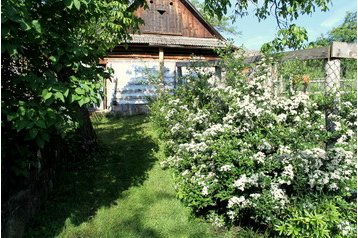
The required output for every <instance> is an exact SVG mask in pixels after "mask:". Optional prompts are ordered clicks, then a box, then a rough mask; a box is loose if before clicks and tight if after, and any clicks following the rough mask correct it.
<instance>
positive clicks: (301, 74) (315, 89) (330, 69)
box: [176, 42, 357, 147]
mask: <svg viewBox="0 0 358 238" xmlns="http://www.w3.org/2000/svg"><path fill="white" fill-rule="evenodd" d="M356 47H357V46H356V44H351V43H343V42H333V43H332V44H331V45H330V46H327V47H320V48H314V49H306V50H298V51H292V52H285V53H282V54H280V55H276V56H277V57H276V56H275V57H273V58H274V60H270V61H269V64H268V67H269V72H270V77H269V78H270V79H271V80H272V81H271V82H267V90H270V91H271V92H272V93H274V94H276V95H277V94H289V93H290V92H292V91H298V90H300V91H303V92H305V93H309V94H314V93H322V92H324V93H325V95H327V96H328V95H331V96H332V95H333V98H334V102H333V103H331V104H330V105H329V106H327V108H326V109H325V116H326V129H327V130H328V131H334V130H335V124H334V123H333V122H332V120H331V119H330V118H332V116H334V115H335V114H337V111H338V110H337V105H338V102H339V101H340V98H341V95H342V94H345V93H354V94H355V95H356V90H357V61H356V58H357V48H356ZM261 59H262V56H261V55H254V56H250V57H246V58H245V60H244V63H246V64H247V65H251V69H250V67H248V68H249V70H244V71H246V72H245V73H247V74H248V76H249V77H250V71H251V72H252V71H255V68H257V64H256V63H257V62H259V61H260V60H261ZM200 64H202V66H200ZM192 65H195V66H196V67H198V66H199V67H206V68H207V67H211V68H215V71H214V72H215V74H214V75H216V77H217V79H219V80H220V79H221V78H222V73H223V69H220V62H219V61H211V62H202V63H200V62H199V63H198V62H178V63H177V64H176V76H177V77H176V78H177V79H180V78H181V76H182V74H183V68H186V67H191V66H192ZM223 77H224V76H223ZM179 83H180V82H179ZM334 143H335V141H329V142H328V143H327V144H326V146H327V147H329V146H331V145H333V144H334Z"/></svg>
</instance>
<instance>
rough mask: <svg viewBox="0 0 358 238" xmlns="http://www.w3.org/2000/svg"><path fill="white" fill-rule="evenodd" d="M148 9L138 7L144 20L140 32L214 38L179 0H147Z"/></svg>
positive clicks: (139, 14) (138, 13) (139, 13)
mask: <svg viewBox="0 0 358 238" xmlns="http://www.w3.org/2000/svg"><path fill="white" fill-rule="evenodd" d="M147 4H148V7H149V9H143V8H141V9H139V10H138V11H137V15H138V16H139V17H141V18H142V19H143V20H144V25H142V26H141V27H140V31H141V33H155V34H166V35H182V36H188V37H202V38H215V36H214V35H213V34H212V33H211V32H210V31H209V30H208V29H207V28H206V26H204V25H203V24H202V23H201V22H200V20H199V19H198V18H197V17H196V16H195V14H193V13H192V12H191V11H190V10H189V9H188V8H187V7H186V6H185V5H184V4H183V2H182V1H181V0H147Z"/></svg>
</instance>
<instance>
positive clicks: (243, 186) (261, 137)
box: [152, 70, 356, 237]
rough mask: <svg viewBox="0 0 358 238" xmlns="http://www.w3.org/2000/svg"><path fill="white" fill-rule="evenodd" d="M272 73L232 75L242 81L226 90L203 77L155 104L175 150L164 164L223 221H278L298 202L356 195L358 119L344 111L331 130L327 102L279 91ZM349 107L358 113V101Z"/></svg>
mask: <svg viewBox="0 0 358 238" xmlns="http://www.w3.org/2000/svg"><path fill="white" fill-rule="evenodd" d="M267 75H268V74H267V72H266V71H265V70H261V71H259V72H258V73H256V74H255V75H253V76H252V77H251V78H249V79H245V78H243V77H242V76H240V75H239V73H238V74H236V75H235V74H233V73H232V74H230V75H229V76H230V77H237V80H236V81H235V80H232V78H228V79H227V81H226V82H224V84H220V85H226V86H220V87H214V86H213V85H212V84H210V83H209V82H208V78H207V77H206V76H205V75H199V76H198V77H197V78H191V79H190V78H189V79H187V80H186V81H187V84H185V85H183V86H182V87H181V88H179V89H178V90H177V91H176V92H175V93H174V94H168V95H166V96H162V97H161V98H159V99H158V100H157V101H156V102H154V103H153V104H152V119H153V121H154V122H155V123H156V124H157V125H158V128H159V130H160V131H161V136H162V138H163V141H164V142H165V143H166V149H167V151H166V153H167V154H168V159H167V160H165V161H163V162H162V165H163V167H169V168H173V169H174V171H175V175H176V183H177V191H178V196H179V197H180V198H181V199H182V200H183V201H184V202H185V203H186V204H187V205H188V206H190V207H192V208H193V209H194V210H195V211H196V212H198V213H199V214H203V215H208V216H209V217H210V219H211V220H213V219H214V218H215V219H214V220H215V221H216V222H218V221H221V222H225V223H226V224H227V225H228V224H238V223H240V222H242V221H244V220H246V221H247V220H251V221H252V222H256V223H258V224H266V225H271V226H272V225H273V224H274V223H275V222H276V221H277V220H279V219H280V217H282V216H283V215H284V213H285V211H287V210H286V208H287V207H290V206H293V203H292V201H296V200H297V199H304V197H305V196H311V195H312V194H325V195H327V196H345V195H347V194H349V192H350V187H349V185H350V183H351V181H352V179H353V177H354V176H355V172H356V159H355V157H356V155H355V154H354V153H353V152H355V150H354V149H352V145H355V142H354V140H355V139H356V129H355V125H353V124H354V123H352V122H350V121H348V120H346V118H344V117H341V116H340V115H339V114H336V115H334V117H332V118H331V119H332V120H333V121H334V123H335V125H336V131H334V132H330V131H327V130H326V126H325V125H326V121H325V114H324V110H323V109H322V106H321V105H320V104H319V103H317V102H316V101H315V100H312V99H310V98H309V97H308V96H307V95H305V94H303V93H298V94H296V95H292V96H280V95H275V94H274V93H273V92H272V91H271V90H268V88H267V86H266V85H267V81H268V80H269V79H270V78H268V76H267ZM342 107H344V110H345V111H346V112H348V113H349V114H355V109H354V108H353V105H352V104H350V105H349V103H344V105H343V106H342ZM352 116H353V115H351V117H352ZM332 138H333V139H334V138H336V141H337V143H334V144H332V143H330V141H331V140H332ZM220 224H221V223H220ZM340 227H343V228H342V230H344V231H347V229H348V228H347V229H346V228H344V227H345V223H344V224H343V223H342V224H341V225H340ZM337 229H338V228H337ZM343 237H344V235H343Z"/></svg>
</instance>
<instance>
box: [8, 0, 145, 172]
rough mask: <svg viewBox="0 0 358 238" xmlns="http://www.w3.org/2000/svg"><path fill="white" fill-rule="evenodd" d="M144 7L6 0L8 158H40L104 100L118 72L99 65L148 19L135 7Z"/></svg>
mask: <svg viewBox="0 0 358 238" xmlns="http://www.w3.org/2000/svg"><path fill="white" fill-rule="evenodd" d="M143 4H144V3H143V1H142V0H139V1H135V2H130V1H128V0H119V1H99V0H65V1H57V0H46V1H37V0H32V1H22V0H20V1H19V0H8V1H2V3H1V8H2V16H1V17H2V19H1V27H2V28H1V37H2V42H1V56H2V57H1V60H2V67H1V74H2V76H3V77H2V101H1V104H2V108H1V112H2V135H3V138H4V141H3V148H5V149H4V150H2V152H3V157H4V158H5V159H6V160H8V161H11V160H14V161H15V160H16V161H22V162H24V163H27V162H26V161H33V160H34V159H35V158H36V151H37V150H38V149H39V148H44V147H45V145H46V144H48V143H50V142H51V141H52V138H54V137H57V136H62V137H65V138H66V136H67V135H68V134H69V132H73V131H74V130H76V129H77V128H78V127H79V126H80V125H81V123H82V121H81V118H82V117H83V115H80V113H79V112H80V111H82V109H83V108H84V107H86V106H87V105H89V104H99V100H100V97H101V94H103V92H102V91H103V90H102V83H103V80H104V79H105V78H109V77H110V73H111V71H110V70H108V69H107V70H105V69H104V68H103V67H99V66H98V61H99V59H100V58H102V57H104V56H105V55H107V54H108V52H109V51H110V50H111V49H112V48H113V47H114V46H116V45H118V44H120V43H122V42H124V41H125V40H126V39H127V38H128V37H129V33H130V32H132V31H136V30H137V29H138V25H139V24H140V23H141V21H140V19H138V18H137V17H136V16H135V14H134V10H135V7H134V6H137V7H138V6H142V5H143ZM7 148H13V149H11V150H10V149H7ZM24 151H25V152H24ZM19 155H21V156H19ZM22 162H21V163H22ZM22 167H24V168H26V167H30V166H29V165H26V166H22Z"/></svg>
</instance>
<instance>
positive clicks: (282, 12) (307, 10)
mask: <svg viewBox="0 0 358 238" xmlns="http://www.w3.org/2000/svg"><path fill="white" fill-rule="evenodd" d="M249 3H252V4H251V5H253V6H254V12H255V16H256V17H257V18H258V20H264V19H266V18H267V17H269V16H272V15H273V16H274V17H275V19H276V22H277V26H278V27H279V30H278V32H277V35H276V38H275V39H274V40H273V41H272V42H269V43H268V44H265V45H264V46H263V48H262V50H265V51H272V50H276V51H279V50H283V49H284V48H287V47H288V48H301V47H303V46H304V42H305V41H306V40H307V39H308V37H307V31H306V30H305V29H304V28H303V27H300V26H297V25H295V24H293V21H294V20H296V19H297V18H298V17H299V16H300V15H305V14H306V15H309V14H312V13H313V12H315V11H316V10H317V9H320V10H321V11H327V10H328V5H329V3H331V0H291V1H286V0H262V1H259V0H237V1H236V3H235V12H236V14H237V15H238V16H245V15H247V14H248V8H249ZM251 5H250V6H251ZM228 7H231V2H230V0H219V1H218V0H205V7H204V10H205V11H206V12H208V14H210V15H217V16H218V17H219V19H220V18H221V17H223V15H225V14H226V13H227V9H228Z"/></svg>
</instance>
